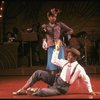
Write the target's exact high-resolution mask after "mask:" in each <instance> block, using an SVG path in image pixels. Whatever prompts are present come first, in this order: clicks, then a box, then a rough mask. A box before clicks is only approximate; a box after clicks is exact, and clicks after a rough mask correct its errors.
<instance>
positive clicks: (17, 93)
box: [12, 89, 27, 95]
mask: <svg viewBox="0 0 100 100" xmlns="http://www.w3.org/2000/svg"><path fill="white" fill-rule="evenodd" d="M12 94H13V95H26V94H27V91H26V90H21V89H19V90H18V91H16V92H13V93H12Z"/></svg>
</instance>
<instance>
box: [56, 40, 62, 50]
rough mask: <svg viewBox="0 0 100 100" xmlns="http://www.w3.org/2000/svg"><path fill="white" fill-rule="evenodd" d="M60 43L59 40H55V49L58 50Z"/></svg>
mask: <svg viewBox="0 0 100 100" xmlns="http://www.w3.org/2000/svg"><path fill="white" fill-rule="evenodd" d="M61 45H62V41H61V40H57V41H56V42H55V50H59V49H60V46H61Z"/></svg>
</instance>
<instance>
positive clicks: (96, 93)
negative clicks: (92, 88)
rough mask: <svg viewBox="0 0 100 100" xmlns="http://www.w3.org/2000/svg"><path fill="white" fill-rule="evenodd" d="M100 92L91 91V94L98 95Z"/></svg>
mask: <svg viewBox="0 0 100 100" xmlns="http://www.w3.org/2000/svg"><path fill="white" fill-rule="evenodd" d="M98 94H100V92H90V95H98Z"/></svg>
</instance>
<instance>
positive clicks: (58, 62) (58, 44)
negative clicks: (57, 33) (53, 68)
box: [51, 40, 67, 67]
mask: <svg viewBox="0 0 100 100" xmlns="http://www.w3.org/2000/svg"><path fill="white" fill-rule="evenodd" d="M61 45H62V42H61V40H58V41H57V42H56V43H55V49H54V51H53V54H52V58H51V62H52V63H53V64H55V65H57V66H61V67H63V66H64V65H65V63H66V62H67V60H64V59H58V55H59V52H60V47H61Z"/></svg>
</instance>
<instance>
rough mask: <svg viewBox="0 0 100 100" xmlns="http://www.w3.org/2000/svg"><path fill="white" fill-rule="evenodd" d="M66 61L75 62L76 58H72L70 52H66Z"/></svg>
mask: <svg viewBox="0 0 100 100" xmlns="http://www.w3.org/2000/svg"><path fill="white" fill-rule="evenodd" d="M66 58H67V60H68V61H69V62H70V63H72V62H74V61H75V60H76V58H75V57H74V56H73V54H72V52H68V53H67V55H66Z"/></svg>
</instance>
